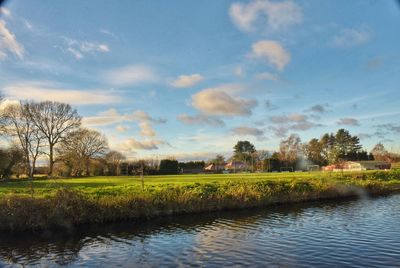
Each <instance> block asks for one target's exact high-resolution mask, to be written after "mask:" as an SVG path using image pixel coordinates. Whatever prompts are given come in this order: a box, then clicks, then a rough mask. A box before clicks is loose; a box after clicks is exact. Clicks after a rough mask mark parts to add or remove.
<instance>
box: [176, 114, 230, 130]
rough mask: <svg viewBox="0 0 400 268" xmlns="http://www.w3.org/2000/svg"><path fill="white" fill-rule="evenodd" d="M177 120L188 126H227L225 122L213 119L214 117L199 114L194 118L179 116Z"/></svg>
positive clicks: (184, 115) (185, 115)
mask: <svg viewBox="0 0 400 268" xmlns="http://www.w3.org/2000/svg"><path fill="white" fill-rule="evenodd" d="M177 119H178V120H179V121H181V122H182V123H185V124H188V125H203V124H205V125H210V126H213V127H223V126H225V123H224V121H223V120H221V119H219V118H216V117H212V116H207V115H204V114H198V115H194V116H190V115H187V114H181V115H178V117H177Z"/></svg>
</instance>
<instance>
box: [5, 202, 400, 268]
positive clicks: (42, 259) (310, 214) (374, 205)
mask: <svg viewBox="0 0 400 268" xmlns="http://www.w3.org/2000/svg"><path fill="white" fill-rule="evenodd" d="M399 226H400V195H394V196H389V197H380V198H375V199H370V200H351V201H342V202H321V203H311V204H297V205H290V206H280V207H275V208H265V209H253V210H240V211H228V212H219V213H207V214H197V215H187V216H179V217H166V218H161V219H153V220H150V221H147V222H141V223H126V222H125V223H119V224H106V225H104V226H99V225H95V226H93V225H90V226H83V227H79V228H77V229H76V230H71V231H70V232H59V231H58V232H55V231H53V232H47V233H41V234H19V235H15V234H14V235H12V234H4V233H3V234H0V266H13V265H16V266H17V265H18V266H19V265H28V266H39V267H43V266H44V267H46V266H49V267H54V266H79V267H82V266H86V267H89V266H96V267H116V266H122V267H132V266H136V267H137V266H145V267H160V266H188V265H191V266H201V267H204V266H206V267H220V266H222V265H224V266H232V265H235V266H249V265H252V266H256V267H259V266H269V267H271V266H272V267H274V266H276V267H281V266H283V267H309V266H323V267H331V266H336V267H346V266H352V267H354V266H359V267H365V266H368V267H382V266H385V267H388V266H393V267H399V266H400V232H399V231H398V227H399Z"/></svg>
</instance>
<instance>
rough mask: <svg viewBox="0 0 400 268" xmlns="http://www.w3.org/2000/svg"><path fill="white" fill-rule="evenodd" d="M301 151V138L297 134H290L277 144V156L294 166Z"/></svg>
mask: <svg viewBox="0 0 400 268" xmlns="http://www.w3.org/2000/svg"><path fill="white" fill-rule="evenodd" d="M301 152H302V145H301V140H300V137H299V136H298V135H297V134H291V135H290V136H289V137H288V138H287V139H284V140H282V141H281V142H280V144H279V158H280V160H281V161H282V162H285V163H286V164H288V165H291V166H294V165H295V163H296V161H297V158H298V156H299V154H301Z"/></svg>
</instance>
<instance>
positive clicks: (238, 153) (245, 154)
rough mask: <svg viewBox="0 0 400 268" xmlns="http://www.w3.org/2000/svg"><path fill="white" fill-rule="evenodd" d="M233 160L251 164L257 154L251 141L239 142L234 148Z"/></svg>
mask: <svg viewBox="0 0 400 268" xmlns="http://www.w3.org/2000/svg"><path fill="white" fill-rule="evenodd" d="M233 149H234V154H233V159H234V160H238V161H243V162H245V163H247V164H249V163H251V162H252V160H253V157H254V155H253V154H254V153H255V152H256V148H255V147H254V145H253V144H252V143H250V142H249V141H238V142H237V143H236V145H235V146H234V147H233Z"/></svg>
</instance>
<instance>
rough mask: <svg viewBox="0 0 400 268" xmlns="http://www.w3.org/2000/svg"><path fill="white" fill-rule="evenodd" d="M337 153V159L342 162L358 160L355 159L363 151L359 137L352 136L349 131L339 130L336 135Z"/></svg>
mask: <svg viewBox="0 0 400 268" xmlns="http://www.w3.org/2000/svg"><path fill="white" fill-rule="evenodd" d="M334 148H335V153H336V157H337V159H336V160H338V159H341V160H357V159H353V156H356V155H357V153H358V152H359V151H360V150H361V148H362V146H361V145H360V139H359V138H358V137H357V136H351V135H350V133H349V131H348V130H345V129H339V130H338V131H337V132H336V135H335V146H334Z"/></svg>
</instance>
